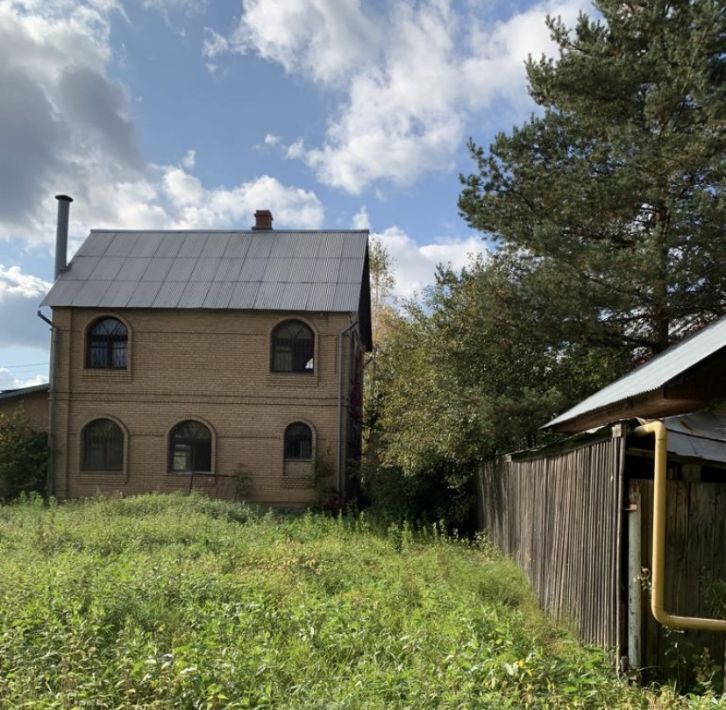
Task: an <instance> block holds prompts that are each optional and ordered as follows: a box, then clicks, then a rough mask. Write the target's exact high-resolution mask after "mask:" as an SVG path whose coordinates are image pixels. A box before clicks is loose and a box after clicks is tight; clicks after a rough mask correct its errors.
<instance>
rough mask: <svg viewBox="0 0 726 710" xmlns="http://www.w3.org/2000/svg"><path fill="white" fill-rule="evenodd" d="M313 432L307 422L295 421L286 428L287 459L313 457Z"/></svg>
mask: <svg viewBox="0 0 726 710" xmlns="http://www.w3.org/2000/svg"><path fill="white" fill-rule="evenodd" d="M312 457H313V432H312V430H311V429H310V427H309V426H308V425H307V424H304V423H303V422H295V423H294V424H290V426H289V427H287V429H285V460H289V459H311V458H312Z"/></svg>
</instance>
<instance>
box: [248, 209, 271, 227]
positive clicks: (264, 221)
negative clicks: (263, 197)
mask: <svg viewBox="0 0 726 710" xmlns="http://www.w3.org/2000/svg"><path fill="white" fill-rule="evenodd" d="M252 229H254V230H255V231H256V232H263V231H270V230H271V229H272V212H270V210H257V212H255V226H254V227H252Z"/></svg>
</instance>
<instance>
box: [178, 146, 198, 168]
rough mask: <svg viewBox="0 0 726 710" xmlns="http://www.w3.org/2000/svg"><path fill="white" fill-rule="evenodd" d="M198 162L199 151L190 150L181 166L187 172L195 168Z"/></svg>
mask: <svg viewBox="0 0 726 710" xmlns="http://www.w3.org/2000/svg"><path fill="white" fill-rule="evenodd" d="M196 162H197V151H196V150H194V148H189V150H187V152H186V153H184V157H183V158H182V161H181V164H182V167H184V168H186V169H187V170H191V169H192V168H194V166H195V165H196Z"/></svg>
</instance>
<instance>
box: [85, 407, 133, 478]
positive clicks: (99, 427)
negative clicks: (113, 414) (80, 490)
mask: <svg viewBox="0 0 726 710" xmlns="http://www.w3.org/2000/svg"><path fill="white" fill-rule="evenodd" d="M81 438H82V449H81V468H82V469H83V470H84V471H122V470H123V467H124V434H123V432H122V431H121V427H120V426H119V425H118V424H116V422H113V421H111V420H110V419H94V420H93V421H92V422H89V423H88V424H86V426H85V427H84V428H83V434H82V437H81Z"/></svg>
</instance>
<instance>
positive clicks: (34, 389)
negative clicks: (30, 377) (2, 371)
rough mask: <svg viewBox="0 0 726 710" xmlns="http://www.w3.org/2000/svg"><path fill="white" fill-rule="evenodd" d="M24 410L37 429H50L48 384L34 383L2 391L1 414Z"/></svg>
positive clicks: (0, 397)
mask: <svg viewBox="0 0 726 710" xmlns="http://www.w3.org/2000/svg"><path fill="white" fill-rule="evenodd" d="M16 412H22V413H23V414H24V415H25V417H26V418H27V420H28V423H29V424H30V426H31V427H32V428H33V429H35V430H36V431H42V432H47V431H48V385H47V384H43V385H33V386H31V387H20V388H17V389H12V390H3V391H2V392H0V415H4V416H6V417H12V416H13V415H14V414H15V413H16Z"/></svg>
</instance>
